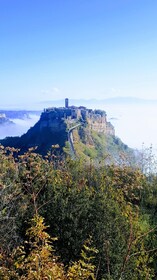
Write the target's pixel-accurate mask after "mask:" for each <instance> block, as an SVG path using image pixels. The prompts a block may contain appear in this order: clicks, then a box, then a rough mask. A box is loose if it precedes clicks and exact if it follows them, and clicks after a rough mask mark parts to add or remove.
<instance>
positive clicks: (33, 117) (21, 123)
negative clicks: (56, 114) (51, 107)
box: [0, 113, 40, 139]
mask: <svg viewBox="0 0 157 280" xmlns="http://www.w3.org/2000/svg"><path fill="white" fill-rule="evenodd" d="M39 118H40V115H39V114H38V113H37V114H35V113H34V114H28V117H25V118H13V117H12V118H11V120H12V123H10V124H9V123H8V124H7V123H6V124H1V125H0V139H4V138H5V137H8V136H21V135H22V134H24V133H26V132H27V131H28V129H29V128H30V127H32V126H34V124H35V123H36V122H37V121H38V120H39Z"/></svg>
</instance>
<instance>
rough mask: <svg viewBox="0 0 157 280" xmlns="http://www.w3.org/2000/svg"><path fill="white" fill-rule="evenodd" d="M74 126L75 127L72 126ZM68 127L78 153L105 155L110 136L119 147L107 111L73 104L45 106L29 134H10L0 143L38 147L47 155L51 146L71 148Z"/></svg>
mask: <svg viewBox="0 0 157 280" xmlns="http://www.w3.org/2000/svg"><path fill="white" fill-rule="evenodd" d="M74 127H76V129H72V128H74ZM69 130H72V137H71V139H73V145H74V148H75V149H76V155H77V156H79V155H83V154H85V155H86V156H88V157H93V158H96V157H101V156H103V155H104V153H105V151H107V145H108V144H107V139H109V138H108V137H110V142H113V145H115V146H117V144H116V141H114V140H113V141H111V139H115V138H116V137H115V130H114V127H113V126H112V124H111V123H110V122H108V121H107V116H106V112H104V111H101V110H91V109H86V108H85V107H74V106H71V107H68V108H66V107H63V108H47V109H45V110H44V111H43V112H42V114H41V117H40V120H39V121H38V122H37V123H36V124H35V125H34V126H33V127H32V128H30V129H29V130H28V131H27V133H25V134H24V135H22V136H21V137H8V138H6V139H4V140H1V144H2V145H4V146H11V147H15V148H20V149H21V153H23V152H26V151H27V150H28V149H29V148H30V147H37V150H36V151H37V152H38V153H40V154H42V155H45V154H46V153H47V152H48V151H50V150H52V146H53V147H54V146H57V147H59V148H58V151H60V152H61V151H62V152H63V150H64V151H65V150H66V151H68V141H69V133H68V131H69ZM69 145H70V141H69ZM125 146H126V145H125ZM65 147H66V148H65ZM121 148H122V146H121ZM123 148H124V146H123Z"/></svg>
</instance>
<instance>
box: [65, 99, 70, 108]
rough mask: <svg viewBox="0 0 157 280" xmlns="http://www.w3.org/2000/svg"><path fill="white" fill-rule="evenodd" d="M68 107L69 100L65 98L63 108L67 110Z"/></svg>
mask: <svg viewBox="0 0 157 280" xmlns="http://www.w3.org/2000/svg"><path fill="white" fill-rule="evenodd" d="M68 107H69V99H68V98H65V108H68Z"/></svg>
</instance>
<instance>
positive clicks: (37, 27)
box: [0, 0, 157, 107]
mask: <svg viewBox="0 0 157 280" xmlns="http://www.w3.org/2000/svg"><path fill="white" fill-rule="evenodd" d="M156 13H157V1H156V0H44V1H43V0H23V1H21V0H0V38H1V40H0V98H1V106H0V107H4V106H5V107H7V106H8V107H9V106H13V107H16V106H17V107H18V106H23V107H24V106H25V105H27V107H28V106H30V107H32V106H33V104H34V103H35V102H36V103H38V102H39V103H40V102H42V101H46V100H54V99H62V98H65V97H69V98H76V99H79V98H85V99H90V98H98V99H104V98H108V97H116V96H135V97H139V98H146V99H147V98H148V99H157V16H156Z"/></svg>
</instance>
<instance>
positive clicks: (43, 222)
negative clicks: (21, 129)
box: [0, 136, 157, 280]
mask: <svg viewBox="0 0 157 280" xmlns="http://www.w3.org/2000/svg"><path fill="white" fill-rule="evenodd" d="M96 137H97V136H96ZM96 137H95V141H97V144H98V143H99V140H100V139H101V138H96ZM17 153H18V151H17V150H16V149H12V148H7V149H5V148H4V147H3V146H1V149H0V195H1V201H0V219H1V228H0V279H4V280H5V279H13V280H14V279H21V280H22V279H30V280H33V279H54V280H55V279H58V280H59V279H61V280H63V279H65V280H85V279H89V280H90V279H98V280H104V279H105V280H109V279H110V280H117V279H118V280H120V279H124V280H128V279H130V280H131V279H135V280H136V279H137V280H138V279H141V280H142V279H150V280H151V279H152V280H154V279H156V278H157V265H156V257H157V230H156V229H157V218H156V209H157V199H156V193H157V184H156V182H157V177H156V176H155V175H151V174H149V176H148V177H147V176H146V175H144V174H143V173H141V171H140V170H138V169H136V168H132V167H130V166H128V162H127V165H124V164H123V165H122V166H120V165H105V164H104V161H102V162H99V164H97V165H95V164H92V161H91V162H90V164H87V163H85V161H84V159H80V160H75V161H72V160H71V159H70V158H67V159H63V158H60V157H57V156H56V155H53V154H52V153H49V154H48V155H47V156H45V158H42V157H41V156H40V155H39V154H37V153H34V151H33V149H29V151H28V152H27V153H25V154H23V155H20V156H18V155H17ZM54 237H55V238H54Z"/></svg>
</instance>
